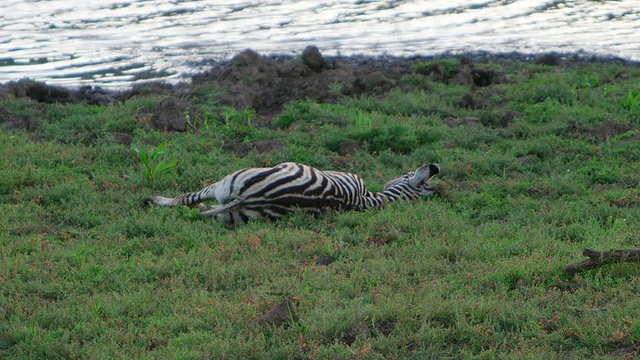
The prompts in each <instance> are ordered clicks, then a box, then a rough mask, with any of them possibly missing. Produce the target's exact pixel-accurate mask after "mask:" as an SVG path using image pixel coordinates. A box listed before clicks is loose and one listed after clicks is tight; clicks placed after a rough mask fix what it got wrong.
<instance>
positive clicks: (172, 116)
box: [151, 96, 189, 131]
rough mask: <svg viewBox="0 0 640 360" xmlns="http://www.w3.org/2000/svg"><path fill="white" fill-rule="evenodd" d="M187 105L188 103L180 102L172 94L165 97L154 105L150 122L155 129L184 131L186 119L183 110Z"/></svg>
mask: <svg viewBox="0 0 640 360" xmlns="http://www.w3.org/2000/svg"><path fill="white" fill-rule="evenodd" d="M188 107H189V105H188V104H185V103H182V102H180V100H178V99H177V98H175V97H173V96H170V97H167V98H165V99H163V100H162V101H160V103H159V104H158V106H157V107H156V109H155V111H154V113H153V117H152V118H151V123H152V124H153V126H154V127H155V128H157V129H163V130H175V131H185V130H186V128H187V120H186V118H185V116H184V111H185V110H186V109H187V108H188Z"/></svg>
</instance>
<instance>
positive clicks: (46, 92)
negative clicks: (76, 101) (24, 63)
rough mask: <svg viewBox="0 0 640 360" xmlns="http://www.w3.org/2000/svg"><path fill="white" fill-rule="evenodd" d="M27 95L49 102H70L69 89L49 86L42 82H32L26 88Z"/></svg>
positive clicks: (36, 99) (39, 100)
mask: <svg viewBox="0 0 640 360" xmlns="http://www.w3.org/2000/svg"><path fill="white" fill-rule="evenodd" d="M26 95H27V97H29V98H31V99H33V100H35V101H38V102H43V103H47V104H53V103H57V102H59V103H66V102H69V101H70V100H71V99H70V96H71V94H70V93H69V90H67V89H65V88H63V87H59V86H49V85H46V84H44V83H41V82H34V83H31V85H30V86H29V87H27V89H26Z"/></svg>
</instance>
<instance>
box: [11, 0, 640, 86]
mask: <svg viewBox="0 0 640 360" xmlns="http://www.w3.org/2000/svg"><path fill="white" fill-rule="evenodd" d="M310 44H314V45H317V46H318V47H319V48H320V50H321V52H322V53H323V54H325V55H355V54H364V55H374V56H376V55H385V54H387V55H398V56H412V55H437V54H441V53H444V52H449V53H462V52H473V51H489V52H496V53H500V52H514V51H515V52H522V53H539V52H548V51H557V52H566V53H568V52H579V51H580V52H585V53H590V54H596V55H604V56H617V57H622V58H625V59H628V60H633V61H640V1H638V0H620V1H605V0H600V1H587V0H582V1H580V0H576V1H568V0H567V1H543V0H494V1H491V0H484V1H483V0H446V1H439V0H429V1H411V0H407V1H402V0H398V1H365V0H360V1H304V0H303V1H266V0H265V1H239V0H236V1H233V0H230V1H221V0H201V1H197V0H174V1H164V0H128V1H127V0H99V1H91V0H85V1H76V0H41V1H40V0H2V1H0V82H7V81H10V80H17V79H20V78H23V77H29V78H32V79H37V80H44V81H46V82H47V83H49V84H60V85H66V86H78V85H99V86H102V87H105V88H124V87H129V86H131V85H132V84H134V83H136V82H143V81H149V80H150V79H164V80H167V81H171V82H176V81H180V80H184V79H188V77H189V75H190V74H193V73H196V72H201V71H203V70H205V69H206V68H207V63H208V62H209V61H210V60H224V59H228V58H230V57H231V56H233V55H235V54H236V53H238V52H239V51H241V50H244V49H246V48H251V49H254V50H256V51H258V52H260V53H262V54H267V53H273V54H290V55H294V54H299V53H300V51H301V50H302V49H303V48H304V47H305V46H306V45H310Z"/></svg>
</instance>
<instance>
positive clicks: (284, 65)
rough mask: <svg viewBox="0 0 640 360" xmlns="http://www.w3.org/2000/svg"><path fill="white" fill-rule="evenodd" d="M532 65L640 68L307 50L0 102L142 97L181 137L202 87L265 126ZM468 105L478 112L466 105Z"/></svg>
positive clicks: (496, 79) (23, 84) (32, 89)
mask: <svg viewBox="0 0 640 360" xmlns="http://www.w3.org/2000/svg"><path fill="white" fill-rule="evenodd" d="M446 59H457V60H458V61H459V63H460V66H459V67H458V68H456V69H453V70H452V69H445V68H444V67H443V66H442V65H439V64H436V62H435V61H434V62H433V63H434V64H433V65H432V66H427V67H416V64H419V63H424V62H425V61H430V60H438V61H442V60H446ZM522 62H526V63H535V64H544V65H546V66H553V67H580V66H583V65H585V64H588V63H602V64H610V63H619V64H622V65H628V66H640V65H639V64H638V63H635V62H631V61H627V60H624V59H620V58H616V57H597V56H592V55H589V54H583V53H575V54H555V53H550V54H541V55H531V54H519V53H508V54H492V53H473V54H466V55H451V56H447V55H441V56H436V57H433V56H429V57H427V56H415V57H410V58H401V57H391V56H385V57H367V56H352V57H325V56H323V55H322V54H321V53H320V52H319V51H318V49H317V48H316V47H315V46H308V47H306V48H305V49H304V50H303V51H302V52H301V54H300V56H296V57H292V56H274V55H267V56H263V55H260V54H258V53H256V52H255V51H253V50H245V51H243V52H241V53H239V54H237V55H236V56H234V57H233V58H232V59H230V60H228V61H223V62H214V63H211V68H210V70H209V71H207V72H204V73H201V74H197V75H194V76H193V77H192V82H191V83H179V84H175V85H172V84H168V83H164V82H152V83H147V84H144V85H139V86H135V87H134V88H132V89H129V90H122V91H107V90H104V89H102V88H100V87H89V86H87V87H81V88H78V89H73V88H65V87H60V86H51V85H47V84H45V83H42V82H35V81H32V80H29V79H22V80H19V81H12V82H9V83H6V84H2V85H0V99H4V98H7V97H14V98H30V99H32V100H35V101H37V102H39V103H45V104H50V103H61V104H77V103H86V104H90V105H106V104H109V103H110V102H112V101H125V100H127V99H130V98H133V97H140V96H156V95H159V96H163V97H165V99H164V100H162V101H161V103H160V104H159V106H158V107H157V108H156V109H154V110H150V111H152V112H153V119H154V121H153V124H154V126H156V127H158V128H163V129H167V130H177V131H184V130H185V129H186V123H185V121H184V119H183V118H184V116H183V114H184V112H185V111H189V112H190V114H191V115H192V116H197V115H199V114H197V110H196V109H195V108H194V107H193V106H192V105H191V103H190V99H191V98H192V97H193V96H194V94H195V93H196V92H197V91H198V90H197V89H198V88H201V87H209V88H211V87H215V88H220V89H224V90H225V93H224V95H222V98H221V103H222V104H223V105H228V106H233V107H236V108H238V109H244V108H251V109H253V110H254V111H255V112H256V115H257V122H258V124H257V125H261V126H268V125H270V124H271V121H272V119H273V117H274V116H275V115H277V114H278V113H279V112H280V111H281V110H282V108H283V106H284V105H285V104H286V103H287V102H289V101H291V100H300V99H311V100H316V101H319V102H327V103H334V102H336V101H338V99H339V98H340V97H343V96H379V95H382V94H384V93H386V92H388V91H391V90H393V89H397V88H399V89H401V90H402V91H404V92H410V91H413V90H415V89H413V88H412V87H411V86H408V85H406V84H402V83H401V79H402V77H403V76H404V75H407V74H411V73H419V74H421V75H425V76H428V78H429V80H431V81H433V82H436V83H438V82H439V83H447V84H456V85H465V86H468V87H469V90H470V93H473V91H474V89H475V88H479V87H486V86H490V85H491V84H494V83H504V82H508V81H509V71H508V69H507V66H508V64H513V63H522ZM468 105H469V106H476V105H474V104H468ZM34 121H36V120H35V119H31V118H25V117H24V116H21V115H17V114H13V113H12V112H11V110H10V109H0V125H1V126H2V127H3V128H5V129H11V128H25V129H28V128H30V127H31V126H32V124H33V122H34Z"/></svg>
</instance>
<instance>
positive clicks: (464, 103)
mask: <svg viewBox="0 0 640 360" xmlns="http://www.w3.org/2000/svg"><path fill="white" fill-rule="evenodd" d="M458 106H459V107H461V108H465V109H473V108H475V106H474V101H473V96H471V94H469V93H466V94H464V95H463V96H462V99H460V103H459V104H458Z"/></svg>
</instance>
